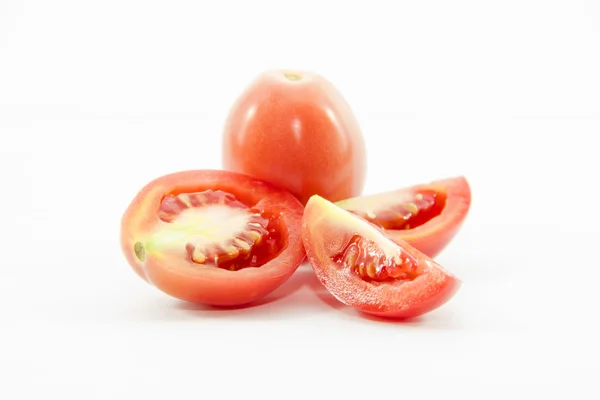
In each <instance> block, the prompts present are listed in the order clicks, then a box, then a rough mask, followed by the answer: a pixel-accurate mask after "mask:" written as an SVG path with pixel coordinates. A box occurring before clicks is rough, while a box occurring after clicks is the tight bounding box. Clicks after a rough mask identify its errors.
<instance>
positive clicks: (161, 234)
mask: <svg viewBox="0 0 600 400" xmlns="http://www.w3.org/2000/svg"><path fill="white" fill-rule="evenodd" d="M302 212H303V206H302V204H301V203H300V202H299V201H298V200H297V199H296V198H295V197H294V196H293V195H291V194H290V193H288V192H287V191H285V190H283V189H280V188H276V187H274V186H272V185H270V184H268V183H266V182H263V181H260V180H257V179H255V178H252V177H250V176H248V175H244V174H240V173H234V172H228V171H217V170H195V171H183V172H176V173H173V174H169V175H165V176H162V177H160V178H158V179H155V180H154V181H152V182H150V183H148V184H147V185H146V186H145V187H144V188H142V189H141V191H140V192H139V193H138V194H137V195H136V196H135V198H134V199H133V201H132V202H131V204H130V205H129V206H128V208H127V210H126V211H125V213H124V215H123V218H122V222H121V246H122V250H123V252H124V254H125V257H126V259H127V261H128V263H129V264H130V265H131V267H132V268H133V270H134V271H135V272H136V273H137V274H138V275H139V276H140V277H142V278H143V279H145V280H146V281H148V282H149V283H151V284H153V285H155V286H156V287H157V288H158V289H160V290H162V291H163V292H165V293H167V294H169V295H171V296H173V297H176V298H179V299H182V300H186V301H190V302H194V303H203V304H210V305H216V306H235V305H242V304H246V303H250V302H253V301H255V300H258V299H260V298H262V297H264V296H265V295H267V294H268V293H270V292H272V291H273V290H275V289H276V288H277V287H278V286H280V285H281V284H282V283H283V282H285V281H286V280H287V279H288V278H289V277H290V276H291V275H292V274H293V273H294V271H295V270H296V269H297V268H298V266H299V265H300V263H301V262H302V261H303V260H304V257H305V253H304V249H303V246H302V239H301V237H300V224H301V220H302Z"/></svg>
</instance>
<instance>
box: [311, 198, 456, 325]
mask: <svg viewBox="0 0 600 400" xmlns="http://www.w3.org/2000/svg"><path fill="white" fill-rule="evenodd" d="M302 239H303V242H304V247H305V249H306V253H307V256H308V259H309V261H310V263H311V265H312V268H313V270H314V271H315V274H316V275H317V277H318V278H319V280H320V281H321V283H322V284H323V285H324V286H325V287H326V288H327V290H329V292H330V293H331V294H332V295H333V296H334V297H335V298H337V299H338V300H340V301H341V302H342V303H344V304H347V305H349V306H352V307H355V308H356V309H358V310H360V311H363V312H365V313H369V314H374V315H378V316H382V317H393V318H409V317H415V316H419V315H422V314H425V313H427V312H430V311H432V310H434V309H436V308H438V307H440V306H441V305H442V304H444V303H446V302H447V301H448V300H449V299H450V298H451V297H452V296H453V295H454V293H455V292H456V290H457V289H458V288H459V286H460V281H459V279H458V278H456V277H455V276H454V275H452V274H451V273H449V272H447V271H446V270H444V269H443V268H442V267H441V266H440V265H439V264H438V263H436V262H435V261H433V260H432V259H431V258H430V257H428V256H427V255H425V254H423V253H421V252H420V251H418V250H417V249H415V248H414V247H412V246H411V245H409V244H408V243H407V242H405V241H403V240H400V239H398V238H395V237H393V236H390V235H389V234H388V232H387V231H385V230H383V229H381V228H379V227H377V226H376V225H374V224H372V223H370V222H369V221H367V220H366V219H364V218H362V217H359V216H357V215H356V214H353V213H350V212H349V211H346V210H344V209H342V208H341V207H339V206H337V205H335V204H333V203H331V202H329V201H327V200H326V199H323V198H321V197H319V196H313V197H311V199H310V200H309V202H308V203H307V205H306V208H305V212H304V216H303V221H302Z"/></svg>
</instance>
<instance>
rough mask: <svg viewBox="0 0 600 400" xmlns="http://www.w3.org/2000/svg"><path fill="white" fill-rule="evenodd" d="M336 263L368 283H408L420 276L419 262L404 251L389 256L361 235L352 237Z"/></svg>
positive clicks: (336, 259)
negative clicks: (399, 281) (397, 281)
mask: <svg viewBox="0 0 600 400" xmlns="http://www.w3.org/2000/svg"><path fill="white" fill-rule="evenodd" d="M334 261H335V262H337V263H338V264H339V265H341V266H343V267H346V268H349V269H350V270H351V271H352V272H354V273H356V274H357V275H358V276H359V277H361V278H362V279H363V280H365V281H367V282H385V281H394V280H403V281H406V280H413V279H414V278H416V277H417V276H418V275H419V270H418V264H417V261H416V260H415V259H414V258H413V257H412V256H410V255H409V254H407V253H405V252H404V251H403V250H402V249H400V248H398V253H397V254H394V255H392V256H388V255H386V254H385V253H384V252H383V250H382V249H381V248H380V247H379V246H378V245H377V244H376V243H375V242H373V241H371V240H368V239H366V238H364V237H362V236H359V235H355V236H353V237H352V239H351V240H350V242H349V243H348V244H347V245H346V246H345V247H344V249H343V250H342V251H341V252H340V254H339V255H338V256H336V257H334Z"/></svg>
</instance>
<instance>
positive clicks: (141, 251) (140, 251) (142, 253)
mask: <svg viewBox="0 0 600 400" xmlns="http://www.w3.org/2000/svg"><path fill="white" fill-rule="evenodd" d="M133 251H134V252H135V256H136V257H137V258H138V260H140V261H144V260H145V259H146V249H145V248H144V245H143V244H142V243H141V242H136V243H135V244H134V245H133Z"/></svg>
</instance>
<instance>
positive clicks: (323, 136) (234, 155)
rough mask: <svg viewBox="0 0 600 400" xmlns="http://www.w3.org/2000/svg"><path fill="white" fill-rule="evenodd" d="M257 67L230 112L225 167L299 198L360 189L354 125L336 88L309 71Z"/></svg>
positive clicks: (360, 155)
mask: <svg viewBox="0 0 600 400" xmlns="http://www.w3.org/2000/svg"><path fill="white" fill-rule="evenodd" d="M286 73H287V72H286V71H281V70H273V71H266V72H263V73H262V74H260V75H259V76H258V77H257V78H256V79H255V80H254V81H253V82H251V84H250V85H249V87H247V88H246V89H245V90H244V92H243V93H242V94H241V95H240V96H239V98H238V99H237V101H236V102H235V103H234V105H233V106H232V108H231V110H230V111H229V114H228V117H227V120H226V124H225V128H224V133H223V142H222V156H223V157H222V159H223V168H224V169H226V170H231V171H238V172H242V173H246V174H249V175H251V176H254V177H256V178H258V179H262V180H265V181H267V182H270V183H272V184H274V185H276V186H279V187H282V188H284V189H286V190H288V191H290V192H291V193H292V194H294V195H295V196H296V197H298V199H300V201H301V202H302V204H305V203H306V202H307V201H308V199H309V197H310V196H312V195H313V194H318V195H320V196H322V197H324V198H326V199H328V200H330V201H337V200H342V199H345V198H348V197H353V196H358V195H360V193H361V192H362V190H363V187H364V183H365V177H366V159H367V156H366V149H365V143H364V138H363V135H362V132H361V130H360V127H359V124H358V122H357V120H356V118H355V116H354V114H353V112H352V110H351V109H350V106H349V105H348V103H347V102H346V100H345V99H344V98H343V97H342V95H341V94H340V93H339V92H338V91H337V89H336V88H335V87H334V86H333V85H332V84H331V83H330V82H329V81H327V80H326V79H324V78H323V77H321V76H319V75H317V74H314V73H310V72H293V74H294V75H292V76H300V77H301V78H300V79H298V80H290V79H288V78H286Z"/></svg>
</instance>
